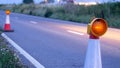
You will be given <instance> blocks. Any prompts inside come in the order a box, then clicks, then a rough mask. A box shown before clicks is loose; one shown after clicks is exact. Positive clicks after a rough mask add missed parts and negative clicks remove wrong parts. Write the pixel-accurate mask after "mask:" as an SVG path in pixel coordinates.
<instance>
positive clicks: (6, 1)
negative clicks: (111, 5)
mask: <svg viewBox="0 0 120 68" xmlns="http://www.w3.org/2000/svg"><path fill="white" fill-rule="evenodd" d="M22 1H23V0H0V4H13V3H16V4H19V3H22ZM40 1H43V0H34V2H35V3H39V2H40ZM76 1H81V2H106V1H112V0H76ZM115 1H120V0H115Z"/></svg>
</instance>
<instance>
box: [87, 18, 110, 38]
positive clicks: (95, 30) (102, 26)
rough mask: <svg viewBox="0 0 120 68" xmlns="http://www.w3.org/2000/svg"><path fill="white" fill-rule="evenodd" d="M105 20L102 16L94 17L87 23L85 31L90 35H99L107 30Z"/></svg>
mask: <svg viewBox="0 0 120 68" xmlns="http://www.w3.org/2000/svg"><path fill="white" fill-rule="evenodd" d="M107 28H108V25H107V22H106V21H105V20H104V19H102V18H95V19H93V20H92V22H91V23H90V24H88V29H87V33H88V34H89V35H91V36H92V37H98V38H99V37H100V36H102V35H104V34H105V32H106V31H107Z"/></svg>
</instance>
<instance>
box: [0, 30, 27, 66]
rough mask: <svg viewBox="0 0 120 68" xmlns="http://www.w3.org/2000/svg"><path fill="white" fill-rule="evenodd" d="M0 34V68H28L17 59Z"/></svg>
mask: <svg viewBox="0 0 120 68" xmlns="http://www.w3.org/2000/svg"><path fill="white" fill-rule="evenodd" d="M7 45H9V44H8V43H7V42H6V40H5V39H4V38H3V37H2V36H1V32H0V68H28V67H27V66H26V65H24V64H23V63H22V62H21V61H20V59H19V58H18V56H17V54H16V52H15V51H14V50H12V48H10V47H9V46H7Z"/></svg>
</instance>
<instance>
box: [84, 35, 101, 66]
mask: <svg viewBox="0 0 120 68" xmlns="http://www.w3.org/2000/svg"><path fill="white" fill-rule="evenodd" d="M84 68H102V62H101V52H100V40H99V38H98V37H95V36H93V35H90V39H89V41H88V49H87V54H86V60H85V65H84Z"/></svg>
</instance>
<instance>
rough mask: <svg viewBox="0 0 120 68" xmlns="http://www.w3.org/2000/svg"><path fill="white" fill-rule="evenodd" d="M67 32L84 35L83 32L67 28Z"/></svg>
mask: <svg viewBox="0 0 120 68" xmlns="http://www.w3.org/2000/svg"><path fill="white" fill-rule="evenodd" d="M67 32H69V33H73V34H77V35H84V34H83V33H79V32H75V31H71V30H67Z"/></svg>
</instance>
